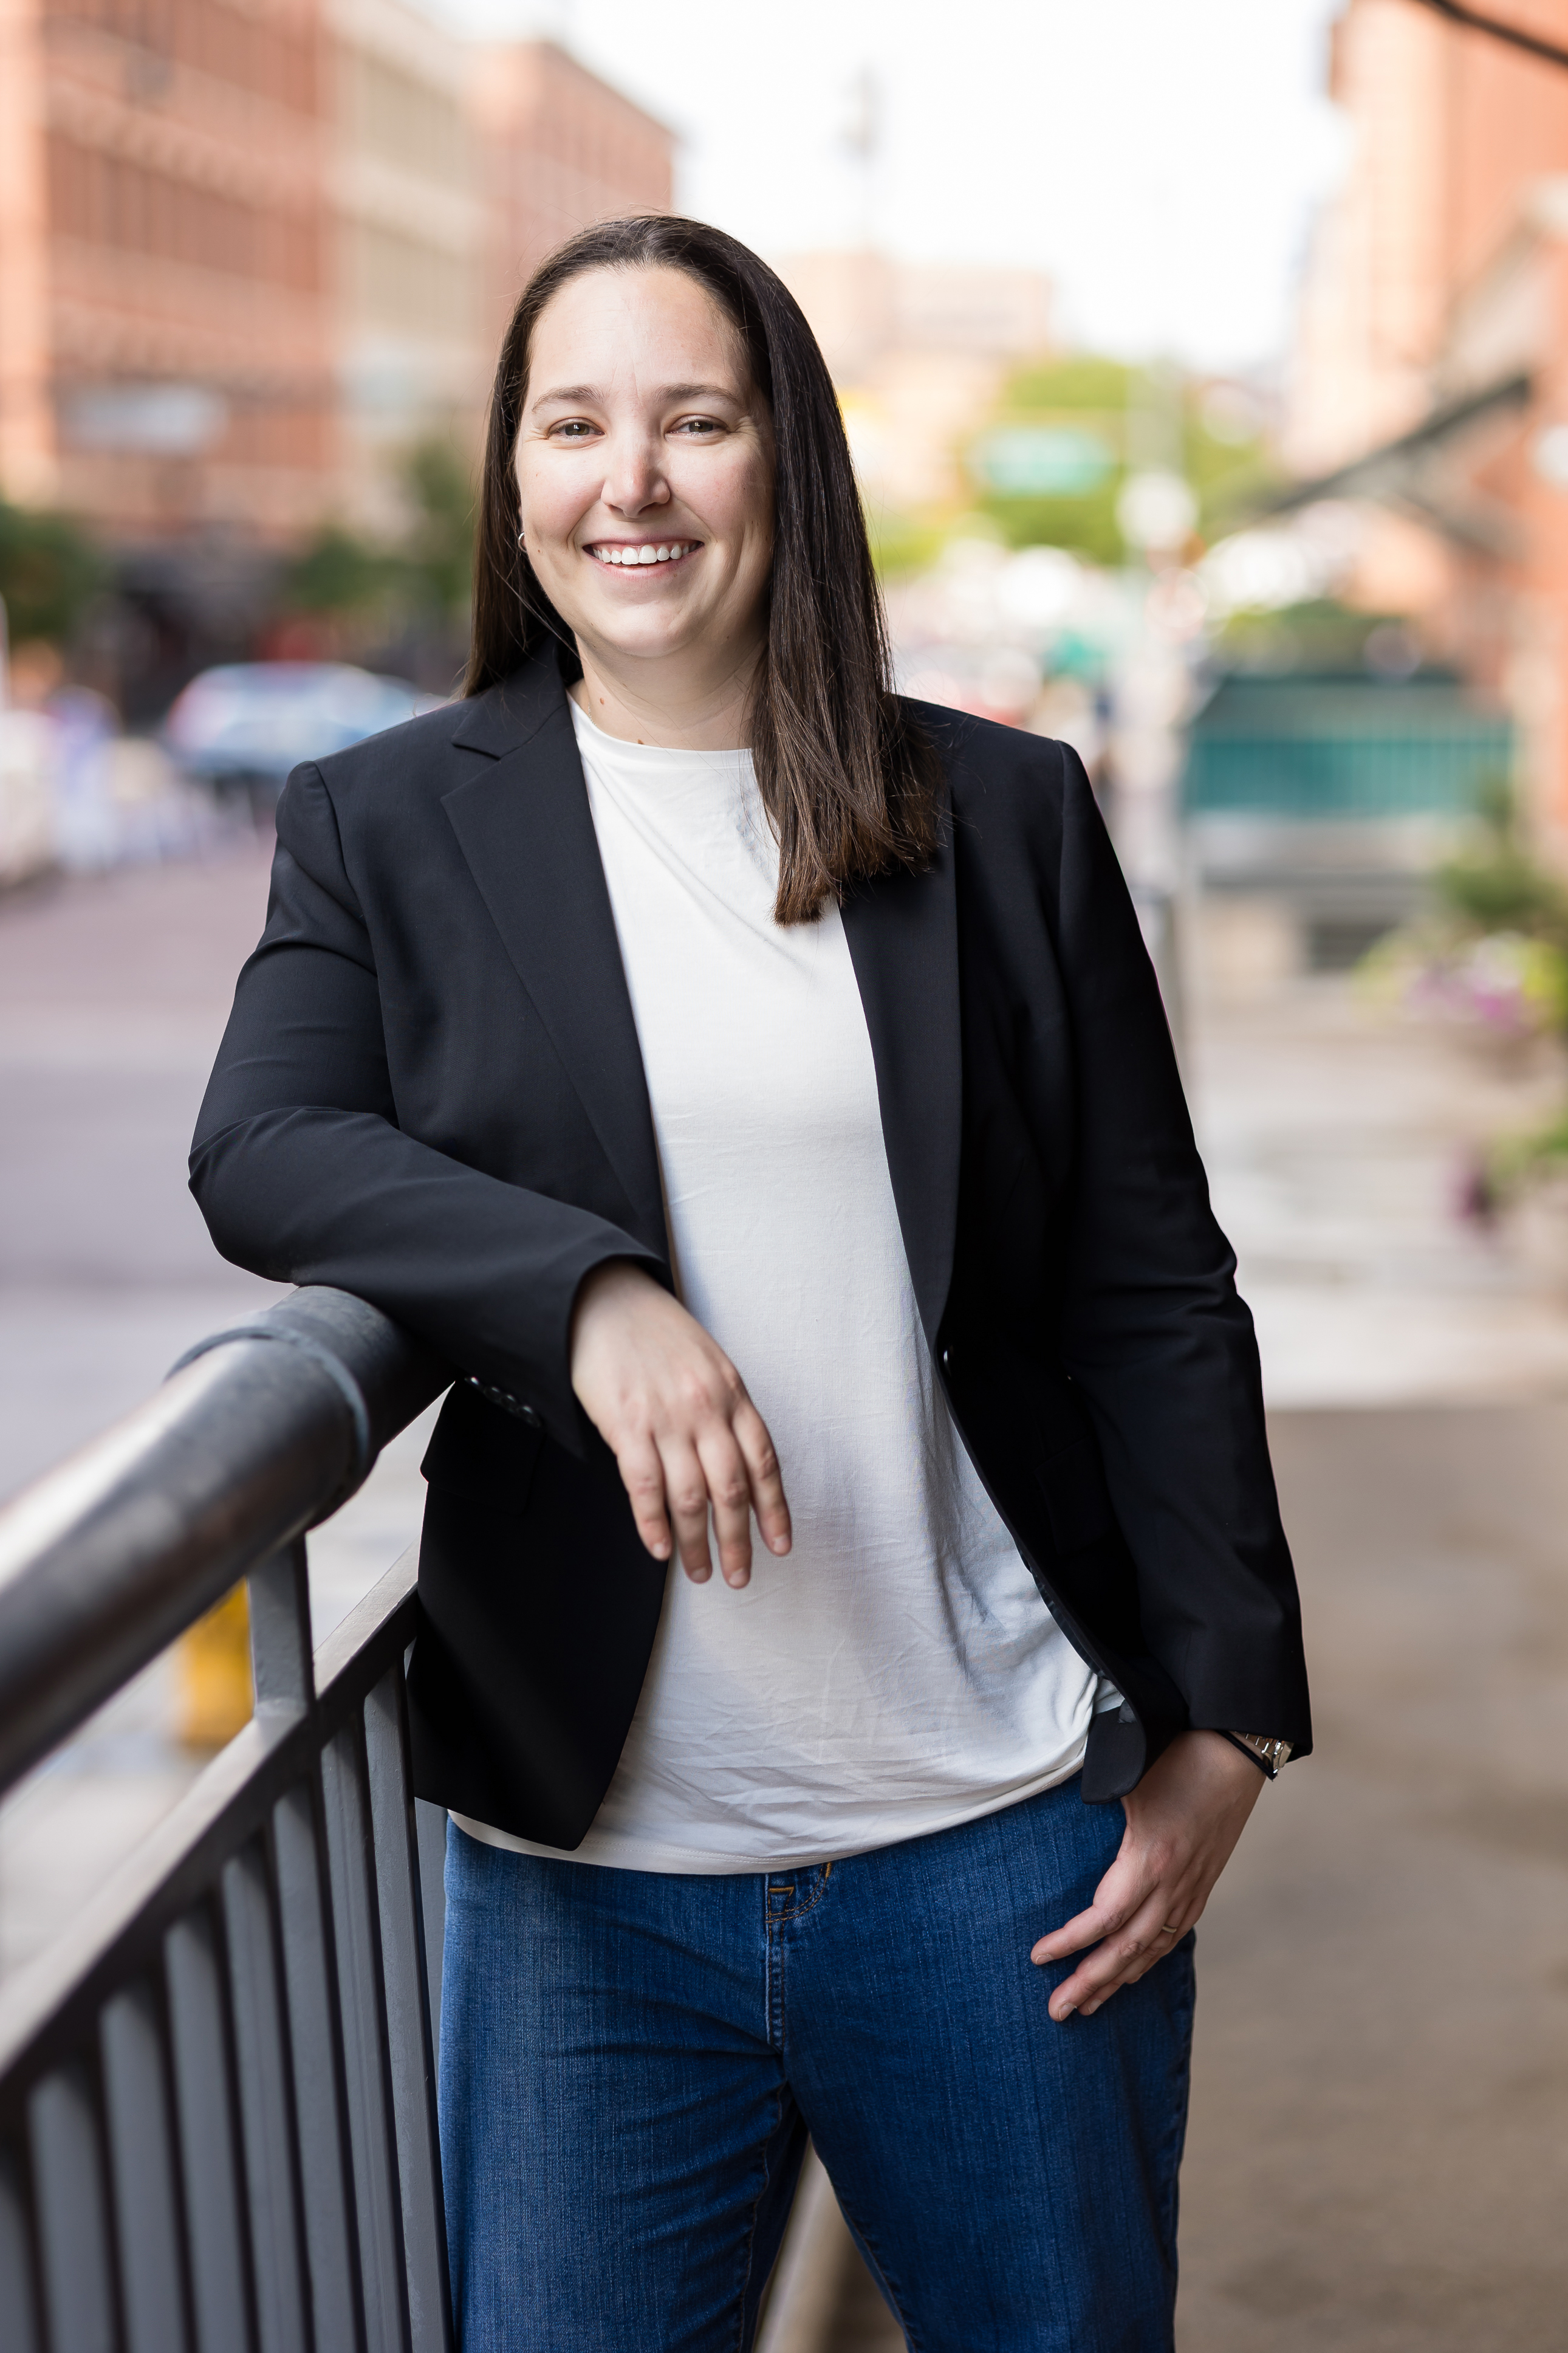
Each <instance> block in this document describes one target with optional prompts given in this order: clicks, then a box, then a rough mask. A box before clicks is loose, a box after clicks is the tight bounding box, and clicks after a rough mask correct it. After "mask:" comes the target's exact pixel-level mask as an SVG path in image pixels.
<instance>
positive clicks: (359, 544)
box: [281, 439, 474, 629]
mask: <svg viewBox="0 0 1568 2353" xmlns="http://www.w3.org/2000/svg"><path fill="white" fill-rule="evenodd" d="M402 474H403V487H404V491H405V498H406V501H407V506H408V511H409V517H410V520H409V523H408V526H407V528H406V530H405V533H403V535H402V537H401V538H400V539H398V540H396V541H393V542H391V543H387V542H384V541H378V540H372V539H367V538H365V537H363V536H362V535H361V534H360V533H357V532H353V531H350V530H348V529H347V528H346V527H345V526H344V525H343V524H342V523H337V522H331V523H325V524H323V525H322V527H321V530H320V531H319V532H318V533H316V535H315V537H314V538H313V539H312V540H311V541H310V543H309V545H308V546H307V547H306V548H304V550H303V551H302V552H301V553H300V555H298V556H297V557H296V558H295V560H294V562H293V563H292V564H291V565H289V569H288V571H287V573H286V574H285V575H284V579H283V584H282V592H281V593H282V603H283V606H284V609H285V610H286V611H288V612H289V613H301V614H311V615H320V616H321V617H333V618H336V619H339V620H342V621H345V622H348V623H350V624H351V625H352V624H357V625H359V626H360V628H363V629H371V628H374V629H391V628H395V627H396V626H398V625H399V624H400V623H405V622H408V621H415V622H423V623H426V624H431V623H433V624H435V625H436V626H437V627H438V628H443V629H445V628H453V627H463V626H466V624H467V621H468V599H469V597H470V596H471V594H472V587H473V569H474V484H473V478H472V475H471V472H470V470H469V467H468V459H466V458H465V457H464V456H463V454H462V452H461V451H460V450H458V449H457V448H454V447H453V445H452V444H451V443H450V442H449V441H445V440H439V439H431V440H427V441H421V442H419V443H418V444H417V445H416V447H415V448H413V449H411V450H410V451H409V453H408V456H407V458H406V459H405V461H404V465H403V470H402Z"/></svg>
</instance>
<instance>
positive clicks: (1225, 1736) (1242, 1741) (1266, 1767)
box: [1220, 1732, 1291, 1781]
mask: <svg viewBox="0 0 1568 2353" xmlns="http://www.w3.org/2000/svg"><path fill="white" fill-rule="evenodd" d="M1220 1738H1221V1739H1222V1740H1228V1741H1229V1743H1230V1745H1231V1746H1232V1747H1233V1748H1239V1749H1240V1751H1241V1753H1242V1755H1243V1756H1244V1757H1251V1759H1252V1761H1253V1763H1254V1764H1255V1765H1256V1766H1257V1767H1258V1770H1259V1772H1262V1773H1267V1774H1268V1778H1269V1779H1270V1780H1271V1781H1276V1780H1278V1779H1279V1767H1281V1765H1288V1764H1289V1762H1290V1747H1291V1744H1290V1742H1289V1740H1270V1739H1269V1737H1268V1734H1267V1733H1263V1732H1222V1733H1221V1734H1220Z"/></svg>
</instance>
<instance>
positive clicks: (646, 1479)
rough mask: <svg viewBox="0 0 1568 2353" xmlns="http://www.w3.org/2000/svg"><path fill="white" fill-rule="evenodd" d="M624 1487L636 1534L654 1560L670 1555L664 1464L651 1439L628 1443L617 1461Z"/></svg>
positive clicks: (664, 1558)
mask: <svg viewBox="0 0 1568 2353" xmlns="http://www.w3.org/2000/svg"><path fill="white" fill-rule="evenodd" d="M616 1461H617V1464H618V1467H619V1470H620V1474H621V1483H622V1484H623V1486H624V1487H625V1488H626V1493H627V1494H628V1495H629V1496H630V1497H631V1504H632V1517H633V1519H634V1520H635V1521H636V1522H637V1534H638V1535H639V1536H640V1537H641V1538H642V1541H643V1543H644V1544H645V1545H646V1546H647V1549H648V1551H649V1552H650V1553H652V1555H653V1556H654V1558H655V1560H668V1558H669V1553H670V1533H669V1521H668V1517H667V1515H666V1513H665V1508H664V1464H663V1463H662V1462H661V1461H660V1460H659V1453H658V1447H657V1446H656V1445H655V1444H654V1442H653V1440H652V1439H651V1438H649V1437H646V1436H645V1437H644V1438H642V1439H641V1440H629V1441H628V1442H627V1443H626V1445H624V1446H623V1447H622V1449H621V1451H620V1453H619V1455H618V1456H617V1458H616Z"/></svg>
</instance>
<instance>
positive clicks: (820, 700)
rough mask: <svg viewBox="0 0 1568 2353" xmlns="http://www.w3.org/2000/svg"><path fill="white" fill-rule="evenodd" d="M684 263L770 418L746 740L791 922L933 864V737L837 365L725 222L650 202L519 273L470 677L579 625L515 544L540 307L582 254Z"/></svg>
mask: <svg viewBox="0 0 1568 2353" xmlns="http://www.w3.org/2000/svg"><path fill="white" fill-rule="evenodd" d="M585 269H680V270H684V271H685V272H686V274H687V276H688V277H690V278H695V279H696V280H698V281H699V283H700V284H701V285H702V286H704V287H706V288H707V290H708V291H709V292H710V294H711V295H712V296H713V297H714V299H715V301H717V302H718V304H719V307H720V309H721V311H723V312H724V314H725V316H726V317H727V318H728V319H729V320H730V321H731V322H732V324H733V325H734V327H735V330H736V332H737V333H738V334H739V335H740V337H741V341H742V345H743V347H744V350H745V353H746V357H747V361H748V364H749V365H750V368H751V373H752V383H753V385H755V386H756V388H757V389H758V390H759V391H760V392H761V393H762V394H763V397H764V398H765V399H766V401H767V403H768V406H769V408H770V410H771V412H772V417H773V440H774V447H775V453H776V454H775V459H774V501H775V512H774V520H773V576H772V579H771V582H770V584H769V590H768V629H767V641H766V645H765V647H764V649H763V658H762V659H761V661H760V662H759V664H758V667H757V675H756V680H755V682H754V685H753V687H752V700H751V708H750V712H749V718H750V733H751V738H752V759H753V761H754V762H755V765H756V771H757V783H758V786H759V787H760V789H761V792H762V797H763V805H764V807H766V809H767V812H768V816H769V818H770V820H771V822H772V824H773V830H774V832H775V833H776V834H777V836H778V842H779V891H778V901H777V904H776V906H775V909H774V913H775V915H776V917H777V920H778V921H779V922H780V923H807V922H809V921H810V920H811V919H812V918H813V917H814V916H816V915H817V914H820V913H821V912H822V909H823V907H824V906H825V905H826V903H827V902H828V901H829V900H830V899H836V898H841V897H842V896H843V894H844V892H845V891H846V889H847V887H848V886H850V885H851V884H853V883H855V882H858V881H867V880H868V879H869V878H870V877H871V876H872V875H874V874H881V873H886V872H888V871H889V870H890V869H892V868H896V867H904V868H907V869H910V871H920V870H921V869H922V868H924V867H926V866H929V865H930V863H931V858H932V855H933V853H934V851H935V849H936V843H937V823H938V807H939V775H940V772H939V768H938V763H937V758H936V754H935V752H934V750H933V748H932V747H931V744H929V743H928V741H927V740H926V738H925V736H924V735H923V734H922V733H921V731H920V729H919V728H918V726H917V725H916V724H915V723H914V722H913V719H912V717H911V715H910V713H909V712H907V711H906V710H905V709H904V708H903V707H902V706H901V705H900V702H899V701H898V699H897V698H896V696H895V695H894V694H893V692H892V684H891V664H890V661H889V650H888V632H887V622H886V619H885V617H884V615H883V611H882V600H881V596H880V593H879V589H878V586H877V575H876V572H875V570H874V568H873V566H872V563H871V551H870V548H869V545H868V543H867V538H866V520H865V515H864V512H863V511H862V509H861V504H860V496H859V491H858V489H857V487H856V481H855V470H854V467H853V464H852V462H851V460H850V456H849V444H848V442H847V439H846V438H845V432H844V420H843V417H841V416H840V414H839V409H838V403H837V398H836V397H835V395H834V390H833V384H832V379H831V378H830V376H829V375H828V373H827V367H826V362H825V361H824V359H823V356H822V353H821V352H820V351H819V350H818V348H817V344H816V337H815V336H814V335H813V333H812V332H811V329H810V328H809V327H808V326H807V324H806V322H805V316H804V315H803V313H802V311H801V309H800V306H799V304H798V303H797V302H796V301H795V297H794V296H793V295H792V294H791V293H790V291H789V290H788V288H787V287H786V286H785V285H784V282H783V280H781V279H779V278H777V277H775V276H774V274H773V271H772V270H771V269H769V268H768V267H767V264H766V263H765V262H763V261H760V260H759V259H757V256H756V255H755V254H754V253H752V252H750V251H749V250H748V249H747V248H746V247H745V246H743V245H741V244H740V243H738V242H737V240H736V239H735V238H734V237H726V236H725V235H724V233H723V231H722V230H721V229H716V228H710V227H707V226H706V224H705V223H703V222H701V221H693V220H682V219H679V218H678V217H676V216H671V215H669V214H666V213H641V214H637V215H634V216H631V217H630V218H628V219H625V220H613V221H604V222H601V223H599V224H598V225H597V226H595V227H593V228H585V229H584V230H582V231H581V232H580V233H579V234H578V235H577V236H576V237H570V238H568V240H567V242H566V243H565V244H564V245H563V246H561V247H560V248H558V249H557V250H556V251H555V252H554V253H552V255H551V256H550V259H548V260H547V261H544V262H542V264H541V265H540V267H539V269H536V270H535V271H534V273H533V276H532V277H531V279H530V280H529V281H528V284H527V285H526V286H525V287H524V289H523V290H522V294H521V299H520V300H519V302H518V305H517V308H516V310H515V311H513V312H512V316H511V323H510V326H509V327H508V329H507V332H506V337H505V340H504V342H503V343H502V344H501V351H500V364H499V365H498V367H497V369H496V380H495V389H494V391H493V393H492V394H491V397H490V412H489V428H488V431H487V435H486V441H485V466H484V481H483V486H482V489H481V491H480V499H479V534H478V544H477V547H476V550H475V581H474V637H473V649H472V652H471V653H470V655H469V659H468V676H467V678H466V680H465V681H464V689H463V691H464V692H465V693H466V694H482V693H483V692H484V691H485V689H486V688H487V687H490V686H494V685H497V684H498V683H499V682H500V681H501V680H502V679H504V678H508V677H510V675H511V673H512V671H514V670H517V669H518V668H519V666H520V665H521V663H522V662H523V661H524V660H526V659H527V658H528V656H529V655H530V654H531V653H533V652H534V651H535V650H536V649H539V648H540V647H541V646H542V644H543V643H544V642H545V640H546V639H547V638H556V639H558V640H559V641H560V642H561V643H562V644H563V646H565V647H566V648H567V649H569V650H570V649H572V646H573V640H572V635H571V632H570V630H569V629H568V628H566V625H565V624H564V622H563V620H562V618H561V617H560V615H559V614H558V613H557V612H556V611H555V609H554V607H553V606H552V604H551V603H550V600H549V598H548V597H547V596H545V594H544V591H543V589H542V587H541V586H540V584H539V581H538V578H537V577H536V575H535V574H534V571H533V567H532V565H531V564H530V562H529V560H528V557H527V555H526V554H525V553H524V551H523V550H522V549H521V548H520V546H519V545H518V525H519V512H518V490H517V475H516V471H515V469H514V458H515V453H516V448H517V436H518V427H519V425H520V422H521V415H522V403H523V397H524V395H525V392H526V389H527V384H528V364H529V347H530V343H531V338H532V334H533V329H534V325H535V322H537V320H538V318H539V315H540V313H541V311H542V310H543V308H544V306H545V304H546V303H547V302H548V301H550V299H551V297H552V295H553V294H555V293H556V292H558V291H559V290H560V289H561V288H562V287H563V286H564V285H565V284H566V282H567V280H569V279H572V278H575V277H578V276H579V275H580V274H581V273H582V272H583V271H584V270H585Z"/></svg>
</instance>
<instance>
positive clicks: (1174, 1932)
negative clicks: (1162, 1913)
mask: <svg viewBox="0 0 1568 2353" xmlns="http://www.w3.org/2000/svg"><path fill="white" fill-rule="evenodd" d="M1181 1933H1182V1932H1181V1930H1180V1928H1178V1927H1175V1926H1173V1925H1172V1923H1171V1922H1170V1921H1169V1920H1167V1921H1166V1922H1165V1925H1164V1926H1163V1928H1162V1929H1161V1931H1160V1934H1161V1936H1180V1935H1181Z"/></svg>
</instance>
